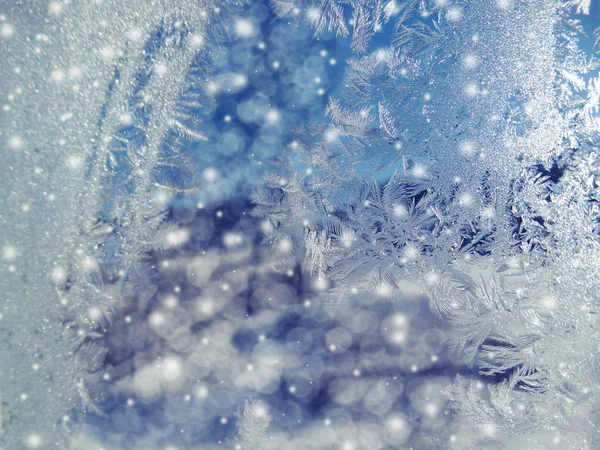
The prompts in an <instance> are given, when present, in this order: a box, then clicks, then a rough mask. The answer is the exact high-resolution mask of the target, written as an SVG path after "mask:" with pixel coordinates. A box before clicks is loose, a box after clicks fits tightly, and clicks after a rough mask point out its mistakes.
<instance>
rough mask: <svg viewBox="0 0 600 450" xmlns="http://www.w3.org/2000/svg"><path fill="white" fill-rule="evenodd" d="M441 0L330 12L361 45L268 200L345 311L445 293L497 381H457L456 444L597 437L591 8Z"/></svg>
mask: <svg viewBox="0 0 600 450" xmlns="http://www.w3.org/2000/svg"><path fill="white" fill-rule="evenodd" d="M298 3H300V2H298ZM431 3H432V4H431V5H429V2H426V1H419V2H417V1H414V2H411V1H405V2H398V1H391V2H389V3H387V4H386V5H384V4H383V3H382V2H377V1H366V0H365V1H349V2H345V1H344V2H342V1H339V2H323V3H322V4H321V5H320V7H318V8H317V10H315V11H314V17H313V18H312V20H313V22H314V23H315V24H316V25H317V26H316V32H317V34H318V33H321V32H323V31H324V30H325V25H324V24H327V27H328V29H329V30H333V31H337V32H338V33H339V34H342V35H345V34H351V36H352V42H351V46H352V49H353V51H354V57H353V59H352V60H350V61H348V69H347V71H346V77H345V81H344V89H343V90H342V93H341V94H340V98H332V99H331V100H330V104H329V107H328V112H329V115H330V123H329V124H328V125H327V126H325V127H322V128H319V129H307V130H299V132H298V134H297V139H296V140H295V141H293V142H292V143H291V144H290V145H289V147H288V148H287V149H285V151H284V155H283V156H282V157H281V158H280V160H279V161H278V163H277V169H275V171H274V173H273V174H272V175H271V176H270V177H269V178H268V180H267V187H266V188H264V189H263V190H260V191H258V192H257V193H256V195H255V202H256V203H257V206H256V208H255V214H256V215H258V216H260V217H263V216H264V217H267V218H269V219H270V220H271V222H272V224H273V229H272V231H271V232H270V233H269V234H268V235H267V240H268V241H269V242H272V243H275V244H276V243H277V242H281V241H282V240H290V241H292V242H294V244H295V246H294V248H295V249H296V251H297V255H298V257H299V258H300V259H301V260H303V261H304V265H305V267H306V270H308V271H309V272H312V273H313V274H314V275H315V276H316V277H317V278H318V280H320V281H319V282H318V285H319V286H320V288H321V289H322V290H323V291H324V292H323V294H322V295H321V299H322V300H323V301H324V302H332V304H333V306H334V309H336V308H337V305H341V304H343V303H346V302H351V301H353V300H352V298H353V295H356V294H357V293H361V292H364V293H370V294H365V295H372V294H375V295H377V296H380V297H397V298H399V299H400V300H401V298H402V292H403V289H402V287H401V286H402V283H404V282H406V281H411V282H414V283H417V284H418V285H420V286H421V288H422V289H423V290H424V291H425V292H426V293H427V295H428V296H429V298H430V307H431V310H432V312H434V313H435V314H436V315H437V317H438V320H439V329H440V333H441V336H442V339H443V340H444V341H445V342H446V345H447V347H448V348H449V349H450V350H452V351H453V352H454V354H455V355H456V356H457V357H458V358H460V360H462V361H463V362H464V363H465V364H467V365H468V366H472V367H475V368H476V369H477V370H478V372H479V373H480V374H481V375H483V380H484V381H476V380H469V379H467V378H465V377H462V376H459V377H458V378H457V380H456V383H455V384H454V386H452V387H450V388H448V389H446V393H447V395H448V398H449V399H450V400H451V403H450V407H451V408H452V409H453V411H454V412H455V414H454V420H453V423H454V432H453V434H452V436H451V438H450V439H449V441H447V442H445V443H443V444H441V443H438V444H436V445H440V446H441V447H440V448H460V449H463V448H465V449H466V448H517V447H514V445H517V443H519V442H520V443H523V442H527V445H528V447H530V448H540V449H541V448H573V449H575V448H588V449H591V448H595V447H597V446H598V445H600V437H599V435H598V430H597V427H596V425H594V424H595V423H597V422H598V418H599V417H598V414H599V411H600V410H599V409H598V405H599V401H598V390H597V388H596V383H595V381H594V380H597V378H598V376H599V375H600V374H599V373H598V365H597V359H596V357H595V355H596V352H597V349H598V348H599V347H598V345H599V344H600V342H598V333H597V327H598V321H597V317H596V316H597V308H598V296H597V294H596V292H595V290H596V281H595V279H596V278H597V272H598V267H600V266H599V265H598V255H599V254H600V253H599V250H600V247H599V246H600V242H599V240H598V229H597V223H598V219H599V215H598V208H597V202H598V199H597V192H596V191H597V180H596V177H597V170H598V161H597V158H598V131H600V128H599V124H600V122H599V120H598V107H599V98H598V91H599V87H598V86H599V84H598V68H599V65H598V59H597V58H596V56H595V55H591V54H586V53H585V52H584V51H582V50H580V49H579V41H580V39H585V38H584V36H583V33H584V29H583V26H582V24H581V22H580V21H579V19H578V18H577V16H576V15H577V14H589V12H590V6H591V2H589V1H577V2H561V1H552V2H546V1H544V2H542V1H532V2H516V1H515V2H513V1H498V2H487V1H470V2H452V3H451V2H445V1H437V2H431ZM491 3H495V4H494V5H491ZM334 12H335V13H334ZM342 13H343V14H344V15H345V17H352V22H351V23H352V29H351V30H348V31H347V32H346V30H344V29H343V28H342V25H343V24H344V23H346V22H345V20H344V19H342ZM385 26H393V30H394V31H393V34H392V37H391V39H390V40H389V41H388V42H387V46H386V47H383V48H382V47H379V48H375V46H373V45H372V44H371V42H372V40H371V39H372V37H373V36H374V35H375V34H376V33H377V32H378V31H379V28H380V27H385ZM597 34H598V32H597V30H596V32H595V36H596V35H597ZM596 38H597V36H596ZM338 310H339V309H338ZM556 446H558V447H556ZM435 448H437V446H436V447H435ZM518 448H521V447H518Z"/></svg>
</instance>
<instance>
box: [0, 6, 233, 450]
mask: <svg viewBox="0 0 600 450" xmlns="http://www.w3.org/2000/svg"><path fill="white" fill-rule="evenodd" d="M237 3H240V2H235V1H232V2H229V1H227V2H222V1H218V2H211V1H204V2H201V4H198V3H196V2H186V1H181V2H172V1H160V0H156V1H154V0H153V1H150V2H148V1H133V2H125V3H111V6H110V7H107V5H103V4H102V2H73V3H70V2H64V4H63V3H62V2H60V3H59V2H50V6H49V8H48V9H47V10H46V9H45V7H44V8H34V9H28V8H25V7H22V5H21V4H20V3H19V2H13V3H12V4H5V5H3V13H6V15H4V14H3V16H2V20H3V21H4V20H10V21H11V23H10V24H9V25H3V30H9V31H10V32H8V31H7V32H3V34H2V37H3V39H4V38H5V39H6V40H7V42H10V44H9V45H6V46H5V45H4V43H3V44H2V50H1V51H0V52H1V55H2V60H3V61H4V63H3V64H6V65H8V66H10V67H11V68H14V70H13V73H12V76H11V77H10V78H9V79H7V80H3V90H4V89H6V90H8V91H9V92H12V93H13V94H10V96H9V98H10V99H11V101H12V100H14V101H12V103H11V104H10V106H7V107H6V108H5V111H8V113H10V116H9V117H10V119H9V120H2V125H1V128H0V136H1V137H2V146H3V147H2V148H3V159H4V164H3V165H2V169H0V170H1V171H2V172H1V175H0V178H2V180H3V183H4V185H3V187H4V192H5V193H6V195H3V196H2V199H1V200H0V209H1V211H2V216H0V221H1V223H2V229H3V232H2V238H1V239H2V245H3V246H4V250H3V260H4V261H5V262H6V264H7V265H8V269H9V273H10V274H9V275H10V276H8V277H3V278H2V280H1V282H0V283H1V289H2V292H3V294H2V295H3V307H2V316H1V317H2V324H3V326H2V328H0V342H1V345H0V360H1V361H2V364H1V366H2V367H1V368H0V386H2V392H1V402H2V405H1V411H2V413H1V417H0V430H1V433H0V445H1V446H2V448H6V449H17V448H24V447H27V448H38V447H41V446H43V448H50V447H56V448H67V442H68V441H67V440H66V436H67V433H66V431H67V430H68V420H69V414H72V415H73V417H77V415H78V414H80V413H85V412H87V411H92V412H95V413H97V414H102V411H101V409H100V407H99V402H100V401H101V399H102V393H103V391H104V390H105V389H106V386H105V383H106V382H107V381H109V380H110V367H107V366H106V365H105V364H104V356H105V354H106V349H105V347H104V344H103V342H102V339H103V333H104V332H105V331H106V328H107V327H108V326H109V324H110V323H111V320H112V319H113V317H114V316H115V314H116V312H117V311H118V310H119V309H120V308H122V307H123V306H124V305H125V304H127V303H128V302H129V301H130V300H131V299H132V298H136V299H138V298H142V299H143V298H146V299H147V298H150V297H151V296H152V295H153V293H154V291H155V290H156V287H155V285H154V282H153V277H154V275H153V272H154V271H153V268H152V267H150V266H149V264H148V263H147V262H146V261H145V259H144V258H145V256H144V255H145V254H146V252H147V251H148V250H149V249H152V248H156V247H160V246H162V245H163V242H162V241H163V238H164V236H166V235H168V227H169V224H168V223H167V218H166V212H167V207H166V199H168V198H169V197H170V196H176V195H178V194H181V193H183V192H186V191H187V190H188V189H190V188H193V187H194V186H193V185H190V184H189V183H190V181H193V178H192V177H190V176H189V175H188V176H186V175H185V173H182V172H181V170H182V169H184V170H185V169H186V168H187V169H192V167H193V165H191V164H184V163H183V161H184V160H185V158H186V151H187V148H188V147H189V145H188V143H189V142H192V141H196V140H202V139H204V136H203V135H202V134H201V130H200V123H201V120H202V115H203V114H204V113H205V112H206V111H208V110H209V108H210V96H208V95H206V86H205V84H206V71H207V69H208V66H209V64H208V63H207V58H209V53H210V51H209V49H210V48H211V47H213V46H214V47H215V48H216V47H217V46H218V44H219V39H220V37H219V36H220V29H219V26H218V25H212V26H211V17H212V16H213V15H215V14H216V11H221V12H222V13H225V12H226V11H227V9H228V8H229V7H230V6H231V5H235V4H237ZM7 18H8V19H7ZM32 41H34V42H35V45H34V46H32V45H31V42H32ZM213 50H214V48H213ZM28 59H30V60H31V61H28ZM25 89H26V90H27V93H26V94H25V93H23V91H24V90H25ZM14 93H16V96H18V98H16V99H13V97H14V96H15V94H14ZM21 93H23V94H22V95H21ZM8 113H7V114H8ZM32 121H33V123H32ZM32 214H35V216H36V217H39V218H43V220H32V219H31V215H32ZM165 233H166V234H165ZM168 243H169V241H168V239H167V245H168ZM17 323H18V324H19V325H18V326H9V325H8V324H17ZM4 324H6V326H4ZM32 386H35V389H32ZM27 405H43V407H42V408H40V407H33V406H32V407H29V406H27ZM62 431H65V433H63V432H62ZM63 439H64V440H63Z"/></svg>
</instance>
